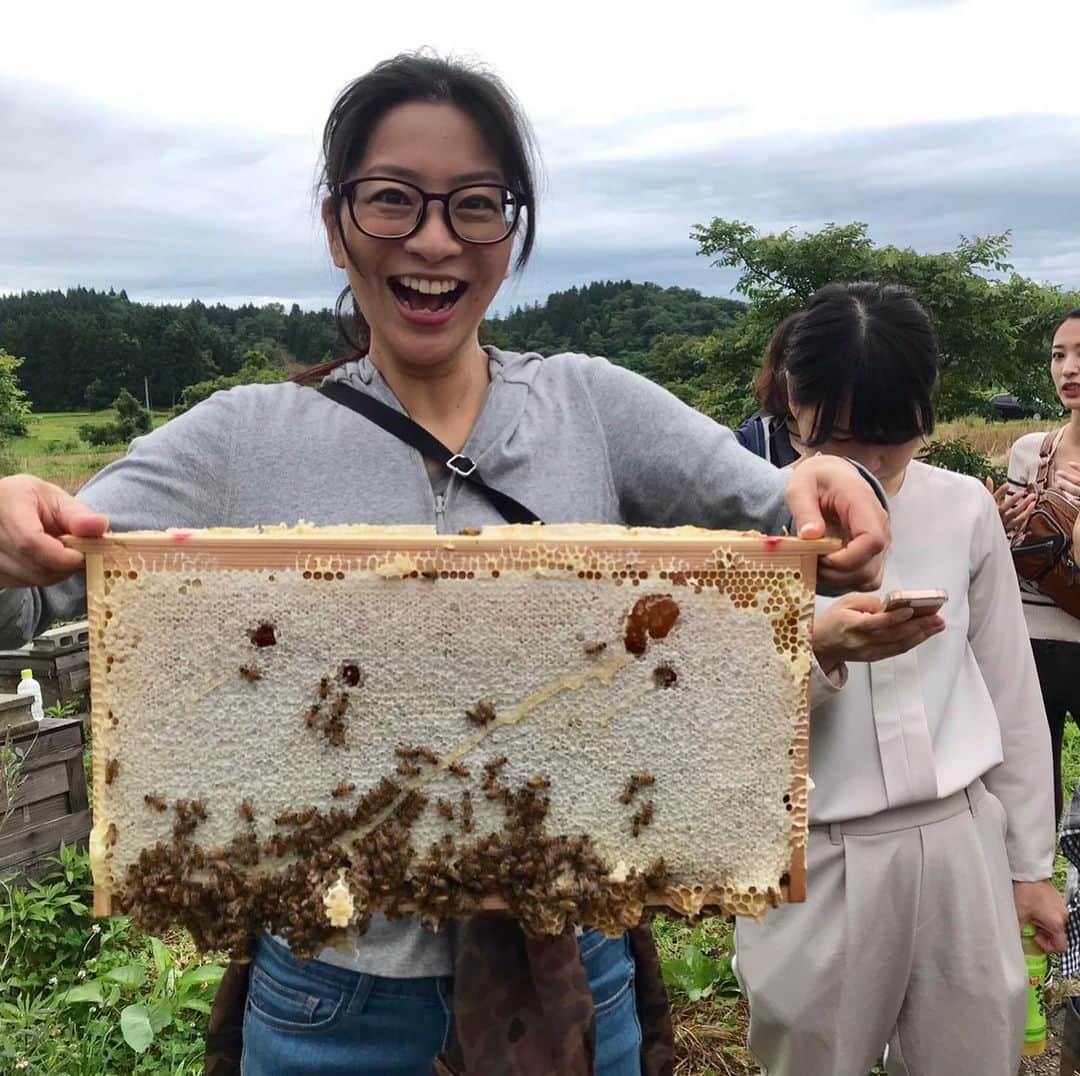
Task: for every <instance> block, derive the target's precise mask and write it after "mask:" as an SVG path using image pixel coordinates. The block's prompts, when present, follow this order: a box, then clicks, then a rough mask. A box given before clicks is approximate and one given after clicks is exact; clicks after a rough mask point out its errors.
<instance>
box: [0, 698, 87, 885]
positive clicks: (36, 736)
mask: <svg viewBox="0 0 1080 1076" xmlns="http://www.w3.org/2000/svg"><path fill="white" fill-rule="evenodd" d="M10 749H11V750H12V751H14V753H15V755H16V757H17V758H18V759H19V762H20V765H19V775H18V777H17V778H16V784H15V786H14V787H15V791H14V795H13V796H12V798H11V804H10V806H11V808H12V810H11V813H10V814H9V813H8V811H9V804H8V800H7V797H6V795H5V791H4V790H3V789H2V788H0V820H3V818H5V817H7V822H6V823H5V824H4V826H3V829H0V875H11V874H14V875H15V876H17V877H20V876H21V877H25V878H33V877H37V876H39V875H42V874H44V873H46V872H47V871H48V870H49V869H50V867H51V866H52V864H51V863H50V857H52V856H55V855H56V852H57V850H58V849H59V847H60V842H61V841H63V842H65V843H66V844H78V845H80V846H82V847H85V845H86V841H87V838H88V837H89V835H90V826H91V817H90V807H89V803H88V802H87V794H86V775H85V771H84V769H83V754H84V752H85V750H86V739H85V735H84V732H83V724H82V722H81V721H80V720H79V719H78V718H65V719H64V720H62V721H53V720H50V719H49V718H46V719H45V720H44V721H42V722H40V724H39V725H38V727H37V728H36V729H33V730H31V731H29V732H25V733H22V734H21V735H18V736H13V737H12V738H11V740H10Z"/></svg>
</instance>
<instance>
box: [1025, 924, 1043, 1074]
mask: <svg viewBox="0 0 1080 1076" xmlns="http://www.w3.org/2000/svg"><path fill="white" fill-rule="evenodd" d="M1036 933H1037V931H1036V928H1035V924H1034V923H1025V924H1024V925H1023V926H1022V927H1021V928H1020V940H1021V942H1022V944H1023V947H1024V962H1025V963H1026V964H1027V980H1028V1004H1027V1023H1026V1024H1025V1026H1024V1050H1023V1053H1024V1056H1025V1057H1033V1056H1035V1055H1036V1054H1041V1053H1042V1052H1043V1050H1045V1049H1046V998H1045V996H1044V993H1043V991H1044V989H1045V987H1046V977H1047V975H1048V973H1049V971H1050V960H1049V958H1048V957H1047V955H1046V954H1045V953H1044V952H1043V951H1042V949H1041V948H1040V947H1039V943H1038V942H1037V941H1036V940H1035V935H1036Z"/></svg>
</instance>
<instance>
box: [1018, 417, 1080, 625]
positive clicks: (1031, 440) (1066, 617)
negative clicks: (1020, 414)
mask: <svg viewBox="0 0 1080 1076" xmlns="http://www.w3.org/2000/svg"><path fill="white" fill-rule="evenodd" d="M1045 436H1046V434H1045V433H1028V434H1025V435H1024V436H1023V437H1021V438H1020V439H1019V440H1018V441H1016V442H1015V443H1014V444H1013V446H1012V451H1010V453H1009V478H1008V484H1009V489H1010V492H1015V491H1017V490H1021V489H1024V488H1025V487H1026V486H1028V485H1029V484H1030V483H1032V482H1034V481H1035V475H1036V474H1037V473H1038V470H1039V449H1040V447H1041V446H1042V443H1043V438H1044V437H1045ZM1020 590H1021V593H1022V595H1023V599H1024V617H1025V619H1026V620H1027V626H1028V635H1029V636H1030V637H1031V638H1032V639H1057V640H1060V641H1063V642H1069V643H1080V617H1075V616H1072V615H1071V614H1070V613H1066V612H1065V610H1064V609H1060V608H1058V606H1056V605H1055V604H1054V603H1053V602H1052V601H1051V600H1050V599H1049V598H1047V597H1046V596H1045V595H1042V594H1040V593H1039V592H1038V591H1037V590H1036V589H1035V588H1034V587H1033V586H1031V585H1030V584H1028V583H1024V582H1023V581H1021V583H1020Z"/></svg>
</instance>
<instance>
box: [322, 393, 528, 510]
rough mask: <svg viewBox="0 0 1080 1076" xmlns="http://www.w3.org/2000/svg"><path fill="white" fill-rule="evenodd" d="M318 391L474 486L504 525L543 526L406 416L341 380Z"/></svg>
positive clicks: (469, 463) (457, 455)
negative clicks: (534, 524)
mask: <svg viewBox="0 0 1080 1076" xmlns="http://www.w3.org/2000/svg"><path fill="white" fill-rule="evenodd" d="M318 391H319V392H321V393H322V395H323V396H325V397H326V398H327V399H329V400H333V401H334V403H339V404H341V405H342V406H343V407H347V408H349V410H350V411H355V412H356V413H357V414H358V415H363V416H364V418H366V419H368V420H369V421H370V422H374V423H375V425H376V426H379V427H381V428H382V429H384V430H386V432H387V433H391V434H393V435H394V436H395V437H396V438H398V440H400V441H404V442H405V443H406V444H407V445H411V446H412V447H413V448H415V449H416V451H417V452H419V453H420V454H421V455H422V456H426V457H427V458H428V459H431V460H435V461H436V462H438V463H441V464H442V465H443V466H444V467H447V468H449V470H451V471H453V472H454V474H456V475H457V476H458V478H461V479H462V480H464V481H465V482H468V483H469V484H470V485H471V486H475V487H476V488H477V489H478V490H479V491H480V492H481V493H483V495H484V496H485V497H487V499H488V500H489V501H490V502H491V505H492V507H493V508H494V509H495V511H496V512H498V513H499V515H501V516H502V517H503V519H505V520H506V522H507V523H542V522H543V520H541V519H540V517H539V516H538V515H536V513H535V512H531V511H530V510H529V509H528V508H526V507H525V505H523V504H521V503H520V501H516V500H514V498H513V497H511V496H510V495H509V494H507V493H500V492H499V491H498V490H497V489H492V487H491V486H489V485H488V484H487V483H486V482H485V481H484V480H483V479H482V478H481V477H480V475H479V473H478V472H477V470H476V464H475V463H474V462H473V461H472V460H471V459H469V457H468V456H463V455H462V454H461V453H460V452H451V451H450V449H448V448H447V447H446V445H444V444H443V443H442V441H440V440H439V439H438V438H437V437H434V436H432V435H431V434H430V433H428V431H427V430H425V429H424V427H423V426H421V425H420V424H419V423H418V422H414V421H413V420H412V419H411V418H409V416H408V415H406V414H403V413H402V412H401V411H398V410H396V409H395V408H393V407H390V406H389V405H388V404H384V403H383V402H382V401H381V400H376V399H375V397H374V396H369V395H368V394H367V393H366V392H360V391H359V390H358V389H354V388H353V387H352V386H351V385H346V384H345V383H344V382H343V381H327V382H326V383H325V384H323V385H321V386H320V387H319V390H318Z"/></svg>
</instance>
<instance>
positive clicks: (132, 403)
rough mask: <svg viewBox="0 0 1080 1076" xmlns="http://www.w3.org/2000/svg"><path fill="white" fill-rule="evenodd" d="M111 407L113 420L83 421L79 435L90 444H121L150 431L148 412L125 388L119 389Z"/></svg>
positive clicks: (150, 422) (150, 423) (150, 424)
mask: <svg viewBox="0 0 1080 1076" xmlns="http://www.w3.org/2000/svg"><path fill="white" fill-rule="evenodd" d="M113 407H114V408H115V409H116V421H115V422H100V423H92V422H85V423H83V424H82V425H81V426H80V427H79V436H80V437H81V438H82V439H83V440H84V441H86V442H87V443H88V444H91V445H121V444H127V442H128V441H130V440H131V439H132V438H133V437H138V436H139V435H140V434H144V433H149V432H150V429H151V426H152V421H151V418H150V412H149V411H147V410H146V408H145V407H143V405H142V404H141V403H139V401H138V400H136V399H135V397H134V396H132V395H131V393H130V392H128V390H127V389H121V390H120V395H119V396H117V397H116V399H115V400H114V401H113Z"/></svg>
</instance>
